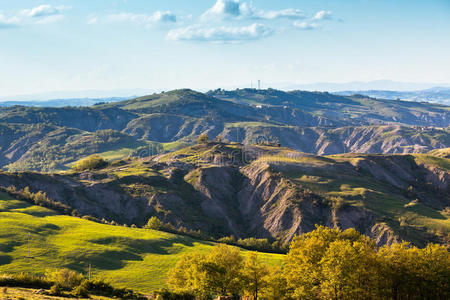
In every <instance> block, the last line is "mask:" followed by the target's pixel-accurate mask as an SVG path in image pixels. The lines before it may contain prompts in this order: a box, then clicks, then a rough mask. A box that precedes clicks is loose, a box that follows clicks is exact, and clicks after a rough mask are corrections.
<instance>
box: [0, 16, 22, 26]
mask: <svg viewBox="0 0 450 300" xmlns="http://www.w3.org/2000/svg"><path fill="white" fill-rule="evenodd" d="M19 21H20V20H19V19H18V18H17V17H11V18H8V17H6V16H4V15H2V14H0V29H8V28H14V27H17V26H18V25H19Z"/></svg>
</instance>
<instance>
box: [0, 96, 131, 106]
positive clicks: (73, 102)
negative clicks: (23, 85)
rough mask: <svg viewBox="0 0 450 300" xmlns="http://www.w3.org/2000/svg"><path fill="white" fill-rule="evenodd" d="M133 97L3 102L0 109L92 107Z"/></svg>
mask: <svg viewBox="0 0 450 300" xmlns="http://www.w3.org/2000/svg"><path fill="white" fill-rule="evenodd" d="M131 98H133V97H109V98H68V99H65V98H63V99H52V100H31V101H25V100H24V101H4V102H0V107H8V106H14V105H22V106H33V107H64V106H92V105H98V104H104V103H109V102H117V101H122V100H128V99H131Z"/></svg>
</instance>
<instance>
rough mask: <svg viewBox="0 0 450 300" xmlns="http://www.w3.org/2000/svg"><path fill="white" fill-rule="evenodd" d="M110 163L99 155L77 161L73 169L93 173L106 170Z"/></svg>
mask: <svg viewBox="0 0 450 300" xmlns="http://www.w3.org/2000/svg"><path fill="white" fill-rule="evenodd" d="M107 165H108V163H107V162H106V161H105V160H104V159H103V158H102V157H101V156H99V155H95V154H94V155H91V156H88V157H86V158H83V159H81V160H79V161H77V162H76V163H75V164H74V165H73V166H72V169H73V170H74V171H77V172H82V171H91V170H97V169H101V168H104V167H106V166H107Z"/></svg>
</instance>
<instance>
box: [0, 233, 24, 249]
mask: <svg viewBox="0 0 450 300" xmlns="http://www.w3.org/2000/svg"><path fill="white" fill-rule="evenodd" d="M1 237H2V238H7V239H14V238H16V236H15V235H13V234H11V235H7V236H5V235H3V236H1ZM21 245H23V243H21V242H19V241H13V240H8V241H5V242H1V243H0V252H3V253H9V252H13V251H14V248H15V247H19V246H21Z"/></svg>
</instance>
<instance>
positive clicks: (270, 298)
mask: <svg viewBox="0 0 450 300" xmlns="http://www.w3.org/2000/svg"><path fill="white" fill-rule="evenodd" d="M264 280H265V285H264V286H263V288H262V290H261V297H262V298H263V299H267V300H280V299H290V298H289V294H290V293H289V291H288V289H287V285H286V278H285V277H284V275H283V270H282V268H281V267H280V266H273V267H268V273H267V275H266V277H265V278H264Z"/></svg>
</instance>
